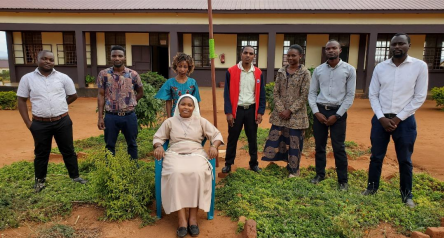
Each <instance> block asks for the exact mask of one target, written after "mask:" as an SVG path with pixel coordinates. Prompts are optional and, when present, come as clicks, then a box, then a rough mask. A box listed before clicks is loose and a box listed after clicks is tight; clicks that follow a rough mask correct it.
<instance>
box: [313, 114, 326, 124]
mask: <svg viewBox="0 0 444 238" xmlns="http://www.w3.org/2000/svg"><path fill="white" fill-rule="evenodd" d="M314 115H315V117H316V119H318V121H319V122H320V123H322V124H325V123H326V122H327V118H326V117H325V116H324V114H322V113H320V112H316V113H315V114H314Z"/></svg>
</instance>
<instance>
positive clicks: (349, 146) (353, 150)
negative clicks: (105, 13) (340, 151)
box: [345, 141, 372, 159]
mask: <svg viewBox="0 0 444 238" xmlns="http://www.w3.org/2000/svg"><path fill="white" fill-rule="evenodd" d="M345 152H346V153H347V155H349V156H350V157H351V158H352V159H356V158H359V157H361V156H363V155H370V154H371V153H372V152H371V147H368V148H366V149H362V148H361V147H360V146H359V145H358V144H357V143H356V142H354V141H345Z"/></svg>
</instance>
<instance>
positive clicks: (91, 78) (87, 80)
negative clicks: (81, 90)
mask: <svg viewBox="0 0 444 238" xmlns="http://www.w3.org/2000/svg"><path fill="white" fill-rule="evenodd" d="M85 83H96V77H94V76H91V75H89V74H88V75H86V77H85Z"/></svg>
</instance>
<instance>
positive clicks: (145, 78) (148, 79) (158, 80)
mask: <svg viewBox="0 0 444 238" xmlns="http://www.w3.org/2000/svg"><path fill="white" fill-rule="evenodd" d="M140 79H141V80H142V82H144V83H147V84H150V85H151V86H153V87H154V88H155V89H156V90H159V88H160V87H162V85H163V84H164V83H165V82H166V78H164V77H163V76H162V75H160V74H158V73H157V72H151V71H150V72H146V73H143V74H140Z"/></svg>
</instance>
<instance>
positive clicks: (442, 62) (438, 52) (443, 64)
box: [422, 34, 444, 71]
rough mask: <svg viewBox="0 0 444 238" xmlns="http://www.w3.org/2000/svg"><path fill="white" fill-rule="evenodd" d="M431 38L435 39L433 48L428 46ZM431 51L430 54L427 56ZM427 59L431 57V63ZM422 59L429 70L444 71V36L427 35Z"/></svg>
mask: <svg viewBox="0 0 444 238" xmlns="http://www.w3.org/2000/svg"><path fill="white" fill-rule="evenodd" d="M430 37H435V39H434V42H433V43H434V45H433V46H427V42H430V40H429V41H428V40H427V39H428V38H430ZM439 43H440V44H439ZM430 51H431V53H430V54H426V53H427V52H430ZM426 57H431V59H432V60H431V62H429V60H427V58H426ZM422 59H423V61H424V62H425V63H426V64H427V67H428V69H429V70H440V71H442V70H444V34H426V39H425V41H424V49H423V52H422Z"/></svg>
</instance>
